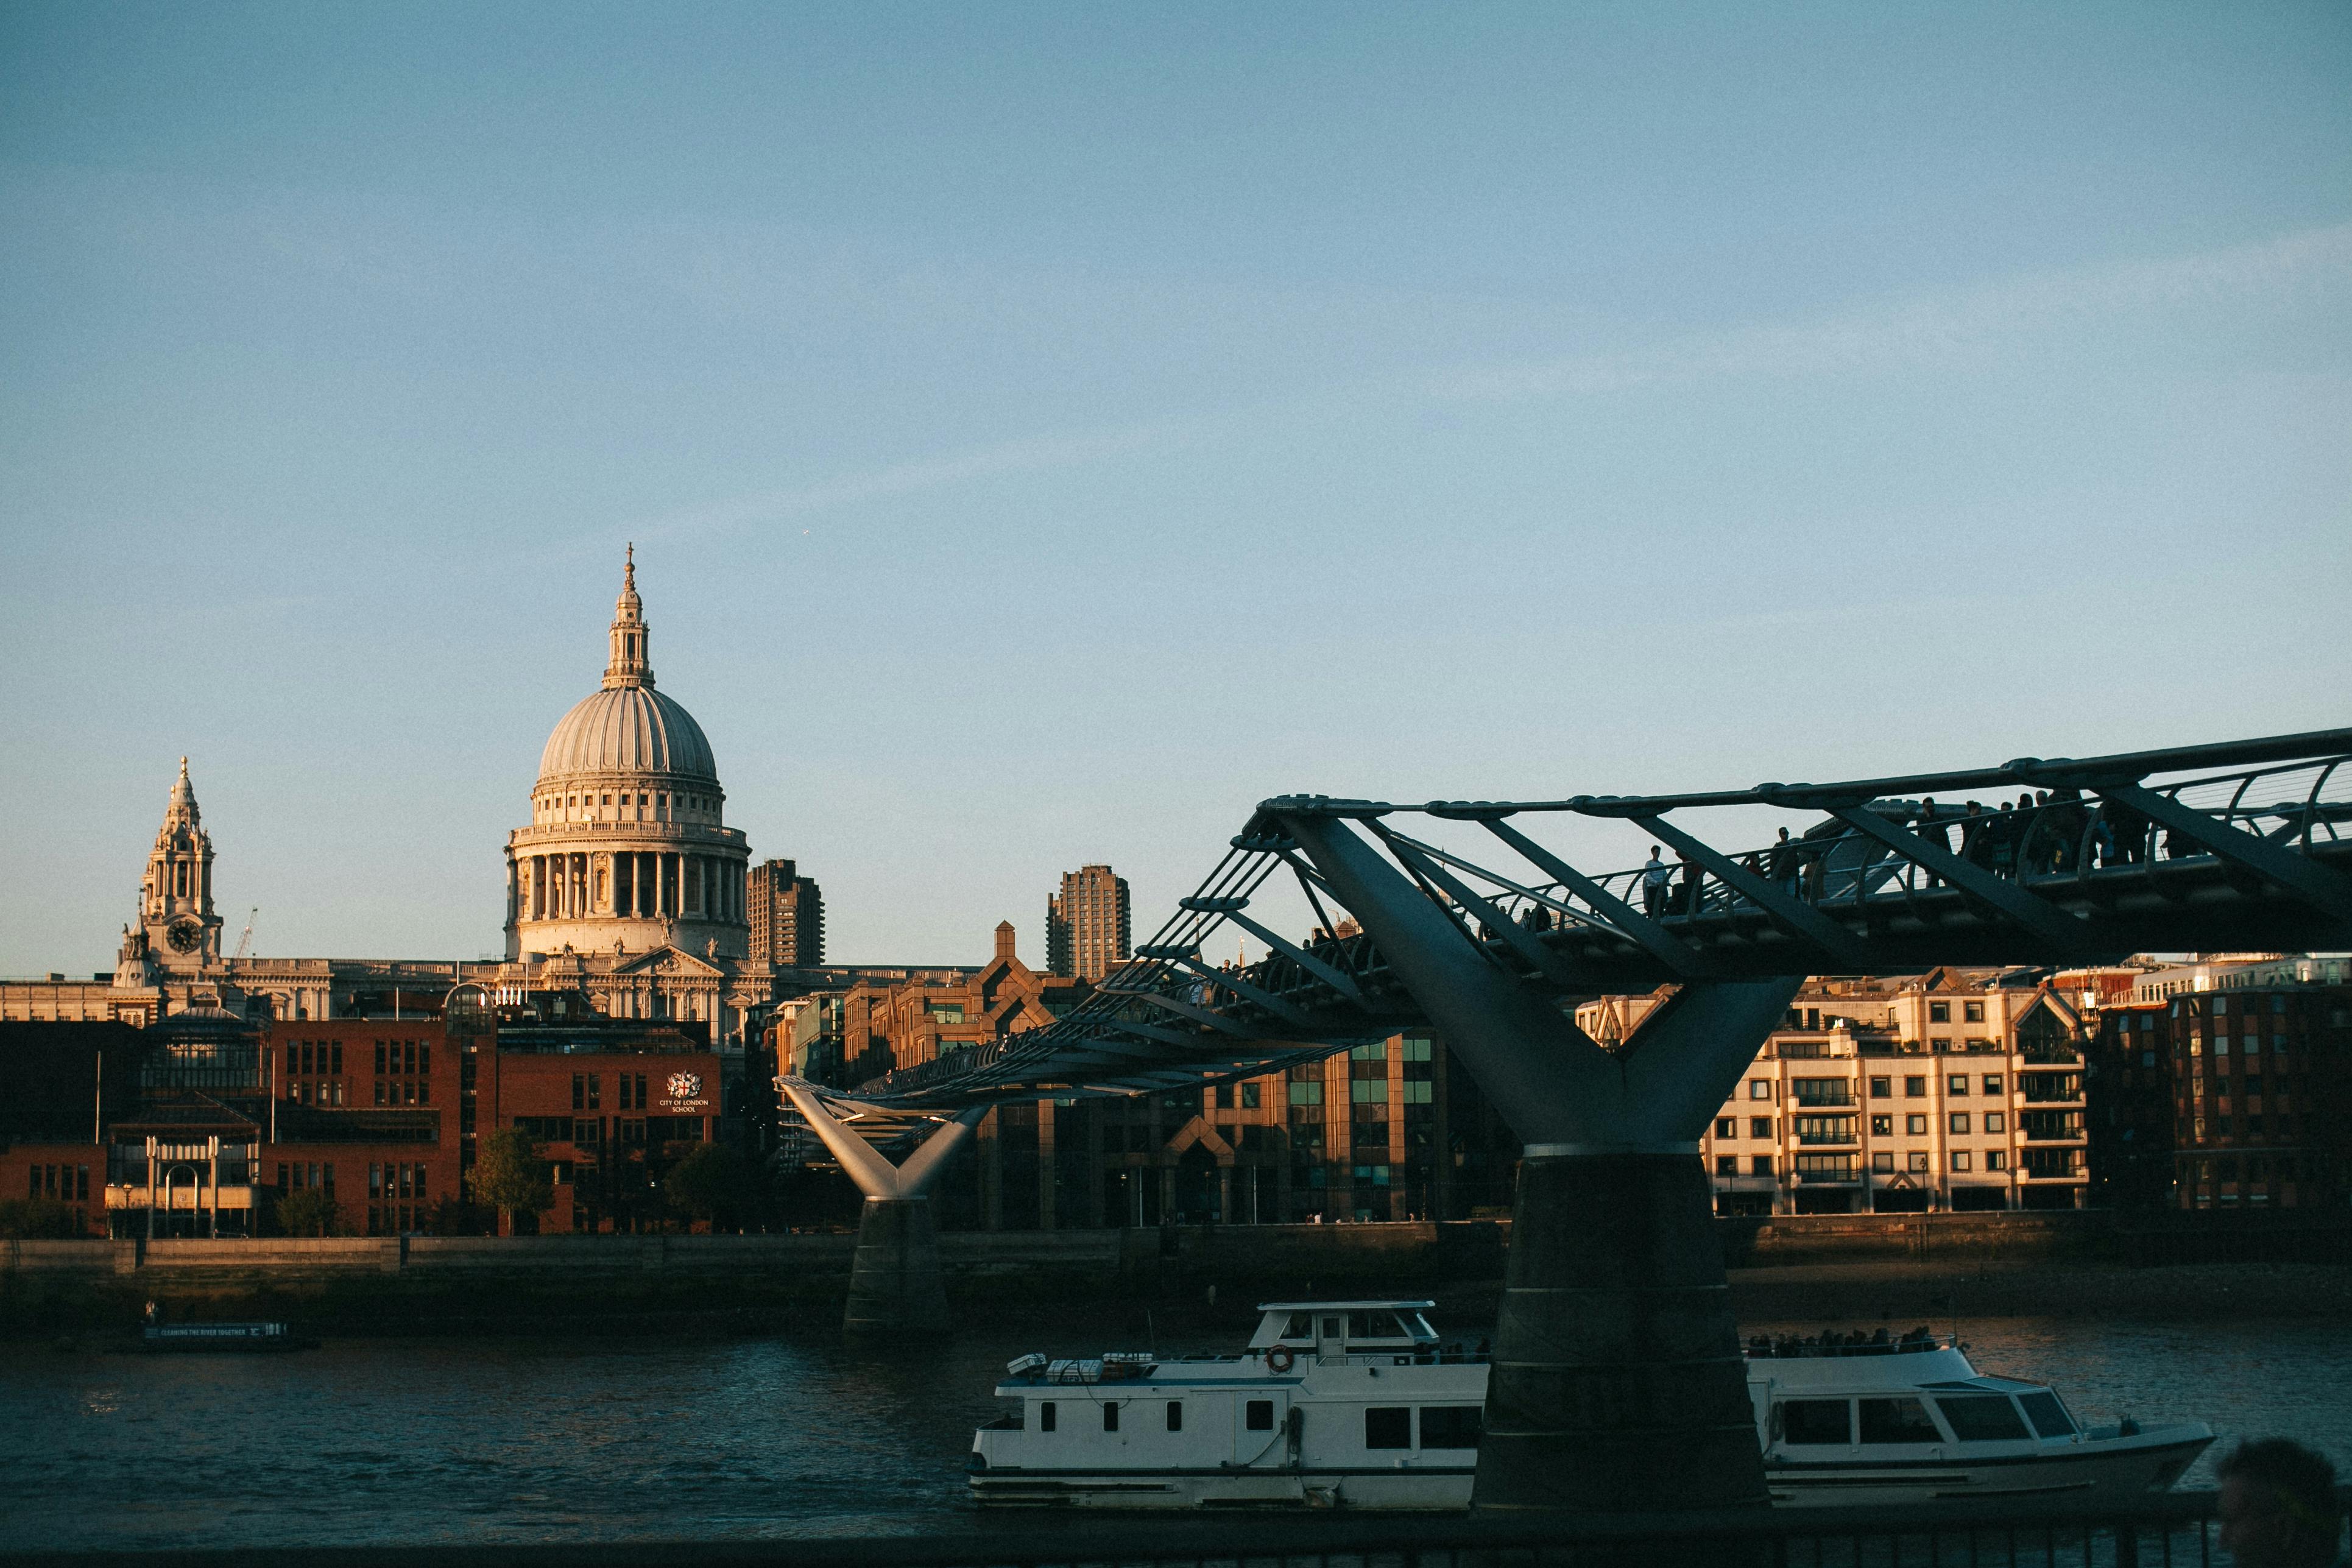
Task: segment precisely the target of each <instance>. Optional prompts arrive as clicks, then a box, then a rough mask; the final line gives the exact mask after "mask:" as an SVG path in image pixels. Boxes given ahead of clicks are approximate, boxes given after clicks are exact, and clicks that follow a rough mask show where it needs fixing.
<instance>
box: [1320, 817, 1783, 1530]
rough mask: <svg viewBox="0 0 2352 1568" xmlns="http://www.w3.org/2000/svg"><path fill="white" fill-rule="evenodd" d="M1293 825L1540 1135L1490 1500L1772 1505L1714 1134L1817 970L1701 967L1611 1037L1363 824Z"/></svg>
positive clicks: (1525, 1210) (1483, 1071)
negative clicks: (1712, 970)
mask: <svg viewBox="0 0 2352 1568" xmlns="http://www.w3.org/2000/svg"><path fill="white" fill-rule="evenodd" d="M1281 821H1282V825H1283V826H1284V828H1285V829H1286V831H1287V832H1288V833H1289V834H1290V835H1291V836H1292V837H1295V838H1296V839H1297V841H1298V843H1299V845H1300V847H1302V848H1304V849H1305V850H1306V852H1307V856H1308V858H1310V859H1311V860H1313V862H1314V863H1315V867H1316V869H1317V870H1318V872H1320V873H1321V875H1322V876H1323V878H1324V879H1326V880H1327V881H1328V883H1329V884H1330V886H1331V889H1332V890H1333V891H1334V892H1335V893H1336V894H1337V895H1338V896H1339V900H1341V901H1342V902H1343V903H1345V904H1346V905H1347V906H1348V908H1349V910H1350V911H1351V912H1352V913H1353V914H1354V915H1355V916H1356V918H1357V919H1358V920H1359V921H1360V922H1361V923H1362V925H1363V927H1364V930H1365V931H1366V932H1367V934H1369V935H1370V937H1371V939H1372V942H1373V943H1374V945H1375V946H1377V947H1378V948H1379V950H1380V952H1381V955H1382V957H1383V958H1384V959H1386V961H1387V962H1388V963H1389V964H1390V966H1391V970H1392V971H1393V973H1395V974H1396V975H1397V977H1398V978H1399V979H1400V980H1401V981H1402V982H1403V984H1404V985H1405V987H1406V988H1407V989H1408V990H1409V991H1411V992H1412V995H1413V998H1414V1000H1415V1001H1417V1002H1419V1003H1420V1005H1421V1006H1422V1008H1423V1011H1424V1012H1425V1013H1426V1014H1427V1015H1428V1016H1429V1019H1430V1021H1431V1022H1432V1023H1433V1024H1434V1025H1436V1026H1437V1027H1438V1028H1439V1030H1440V1031H1442V1032H1443V1034H1444V1037H1445V1041H1446V1046H1447V1048H1448V1049H1449V1050H1450V1051H1452V1052H1453V1053H1454V1055H1455V1056H1457V1057H1458V1058H1461V1060H1462V1061H1463V1063H1464V1065H1465V1066H1466V1067H1467V1068H1469V1069H1470V1071H1471V1073H1472V1075H1473V1076H1474V1077H1475V1078H1476V1079H1477V1080H1478V1082H1479V1086H1480V1087H1481V1088H1482V1089H1485V1090H1486V1094H1487V1097H1488V1098H1489V1099H1490V1100H1493V1101H1494V1102H1495V1104H1496V1106H1497V1107H1498V1108H1500V1109H1501V1110H1502V1111H1503V1113H1504V1114H1505V1115H1506V1116H1507V1118H1508V1119H1509V1120H1510V1121H1511V1124H1512V1127H1513V1130H1514V1131H1517V1133H1518V1134H1519V1136H1520V1138H1521V1139H1522V1140H1523V1141H1524V1144H1525V1151H1524V1156H1523V1159H1522V1162H1521V1164H1520V1167H1519V1185H1518V1193H1517V1202H1516V1204H1515V1205H1514V1208H1513V1215H1514V1223H1513V1225H1512V1227H1511V1247H1510V1255H1509V1258H1508V1261H1507V1264H1506V1278H1505V1287H1504V1296H1503V1306H1502V1311H1501V1317H1500V1320H1499V1321H1498V1322H1497V1324H1496V1336H1495V1354H1494V1367H1493V1372H1492V1373H1491V1375H1490V1377H1489V1379H1488V1382H1487V1388H1486V1435H1485V1437H1484V1438H1483V1440H1482V1441H1481V1443H1480V1446H1479V1451H1478V1474H1477V1479H1476V1481H1475V1486H1474V1488H1473V1491H1472V1502H1473V1506H1475V1507H1476V1508H1479V1509H1482V1510H1538V1509H1554V1510H1575V1511H1590V1512H1623V1511H1640V1510H1689V1509H1706V1508H1737V1507H1762V1506H1765V1505H1766V1504H1767V1503H1768V1502H1769V1494H1768V1493H1767V1491H1766V1489H1765V1484H1764V1467H1763V1458H1762V1455H1761V1452H1760V1450H1759V1447H1758V1444H1757V1441H1756V1429H1755V1420H1754V1415H1753V1412H1752V1409H1751V1407H1750V1405H1749V1403H1748V1381H1747V1365H1746V1360H1745V1357H1744V1356H1743V1354H1742V1353H1741V1351H1740V1346H1739V1336H1738V1325H1737V1323H1736V1322H1735V1321H1733V1318H1732V1315H1731V1305H1730V1298H1729V1291H1728V1289H1727V1286H1726V1284H1725V1281H1724V1273H1723V1254H1722V1248H1721V1244H1720V1242H1719V1241H1718V1240H1717V1235H1716V1228H1715V1216H1714V1204H1713V1199H1712V1195H1711V1193H1710V1189H1709V1186H1708V1184H1707V1179H1706V1172H1705V1170H1704V1169H1702V1167H1701V1166H1700V1164H1699V1159H1698V1145H1697V1139H1698V1136H1699V1134H1700V1133H1701V1132H1702V1131H1705V1129H1706V1124H1707V1122H1708V1121H1709V1120H1710V1119H1711V1118H1712V1117H1713V1116H1714V1115H1715V1114H1716V1112H1717V1110H1718V1109H1719V1108H1720V1107H1721V1105H1722V1103H1723V1100H1724V1099H1725V1097H1726V1096H1727V1094H1728V1093H1729V1091H1730V1089H1731V1088H1732V1086H1733V1085H1734V1084H1736V1083H1737V1082H1738V1079H1739V1078H1740V1077H1741V1075H1742V1074H1743V1073H1744V1071H1745V1070H1746V1068H1747V1066H1748V1063H1749V1062H1750V1061H1752V1060H1753V1059H1754V1058H1755V1055H1756V1051H1757V1049H1758V1047H1760V1046H1761V1045H1762V1044H1763V1041H1764V1037H1765V1036H1766V1035H1767V1034H1769V1032H1770V1030H1771V1028H1772V1026H1773V1025H1774V1024H1775V1023H1776V1022H1777V1021H1778V1019H1779V1018H1780V1015H1781V1013H1782V1012H1783V1011H1784V1010H1785V1009H1786V1008H1787V1006H1788V1005H1789V1002H1790V999H1791V998H1792V997H1794V996H1795V994H1796V992H1797V988H1798V986H1799V984H1801V980H1802V976H1784V977H1781V978H1779V979H1774V980H1767V981H1760V982H1748V981H1740V982H1728V981H1726V982H1697V983H1693V984H1685V985H1684V986H1683V987H1682V988H1681V990H1680V991H1678V992H1677V993H1676V994H1675V996H1674V997H1673V998H1672V999H1671V1000H1670V1001H1669V1002H1667V1003H1666V1004H1665V1005H1664V1006H1662V1007H1661V1008H1659V1009H1657V1010H1656V1011H1654V1013H1653V1014H1652V1015H1651V1016H1649V1017H1648V1018H1646V1019H1644V1020H1643V1024H1642V1026H1641V1027H1640V1028H1639V1029H1638V1030H1636V1031H1635V1033H1634V1035H1633V1037H1632V1039H1631V1040H1630V1041H1628V1042H1627V1044H1626V1045H1625V1046H1624V1047H1622V1049H1620V1050H1619V1051H1616V1052H1613V1053H1612V1052H1610V1051H1604V1050H1603V1049H1601V1047H1599V1046H1598V1045H1596V1044H1594V1043H1593V1041H1592V1040H1591V1038H1589V1037H1587V1036H1586V1035H1585V1034H1584V1032H1583V1031H1582V1030H1580V1029H1579V1028H1578V1027H1577V1026H1575V1024H1574V1023H1572V1022H1571V1021H1570V1019H1569V1018H1568V1017H1567V1016H1564V1015H1563V1014H1562V1013H1561V1011H1560V1006H1559V1003H1558V1001H1557V1000H1556V999H1555V998H1554V997H1553V995H1552V994H1550V992H1549V990H1548V989H1547V988H1546V985H1545V984H1543V983H1538V984H1529V983H1528V982H1526V981H1523V980H1522V979H1521V978H1520V977H1519V975H1518V973H1517V971H1516V970H1514V969H1512V968H1510V967H1507V965H1506V964H1505V963H1503V962H1502V961H1501V960H1500V959H1499V958H1498V957H1497V956H1496V954H1495V953H1494V952H1492V951H1491V950H1490V949H1489V948H1488V947H1487V946H1486V945H1484V944H1482V943H1480V942H1476V941H1474V940H1473V938H1472V937H1471V935H1470V934H1469V933H1468V932H1467V931H1465V930H1464V929H1463V928H1462V927H1461V926H1459V925H1457V924H1455V922H1454V918H1453V917H1452V916H1451V915H1450V914H1449V913H1448V912H1447V911H1446V910H1444V909H1442V908H1441V907H1440V906H1439V905H1438V904H1437V903H1436V902H1434V901H1433V900H1432V899H1431V898H1430V897H1429V896H1428V895H1427V894H1425V893H1424V892H1423V890H1422V889H1420V888H1419V887H1417V886H1416V885H1414V884H1413V883H1412V881H1411V880H1409V879H1407V878H1405V877H1404V876H1403V875H1402V874H1401V873H1399V872H1398V871H1397V870H1396V869H1395V868H1393V867H1392V866H1391V865H1390V864H1389V863H1388V862H1387V861H1386V860H1385V859H1384V858H1381V856H1380V855H1378V854H1376V853H1375V852H1374V851H1373V850H1372V848H1371V847H1370V846H1369V845H1367V844H1366V843H1365V842H1364V841H1363V839H1362V838H1361V837H1360V836H1359V835H1358V834H1357V833H1356V831H1355V830H1354V829H1353V828H1351V827H1349V826H1348V824H1347V823H1346V822H1344V821H1342V820H1339V819H1338V818H1336V817H1331V816H1318V815H1314V814H1311V813H1306V812H1300V813H1295V814H1294V813H1283V814H1281ZM1553 988H1556V984H1555V985H1554V987H1553Z"/></svg>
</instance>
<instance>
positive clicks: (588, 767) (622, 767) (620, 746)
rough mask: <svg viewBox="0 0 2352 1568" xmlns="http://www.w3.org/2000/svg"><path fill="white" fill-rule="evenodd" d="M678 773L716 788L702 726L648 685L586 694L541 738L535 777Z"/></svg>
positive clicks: (716, 773) (716, 770)
mask: <svg viewBox="0 0 2352 1568" xmlns="http://www.w3.org/2000/svg"><path fill="white" fill-rule="evenodd" d="M566 773H683V774H687V775H688V776H689V777H693V778H698V779H708V780H709V781H710V782H712V783H714V784H716V783H717V782H718V780H719V766H718V764H717V763H715V762H713V761H712V760H711V756H710V742H709V740H708V739H706V738H705V737H704V735H703V733H702V726H701V725H699V724H698V723H696V722H695V721H694V715H693V714H691V713H688V711H687V710H686V709H685V708H684V707H683V706H682V705H681V704H679V703H677V702H676V701H674V700H671V699H670V698H669V697H667V696H665V695H664V694H663V693H661V692H659V691H656V690H655V689H653V688H652V687H651V686H650V685H646V686H619V687H610V688H607V689H604V690H602V691H592V692H590V693H589V694H588V695H587V696H586V697H584V698H583V699H581V700H580V701H579V702H578V703H577V704H576V705H574V706H573V708H572V711H571V712H569V713H566V714H565V715H564V716H563V719H562V722H560V723H558V724H557V725H556V726H555V732H554V733H553V734H551V735H550V736H548V738H547V749H546V750H545V751H544V752H541V753H540V758H539V776H540V777H541V779H542V780H547V779H553V778H557V777H560V776H562V775H563V774H566Z"/></svg>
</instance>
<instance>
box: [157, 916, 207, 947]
mask: <svg viewBox="0 0 2352 1568" xmlns="http://www.w3.org/2000/svg"><path fill="white" fill-rule="evenodd" d="M163 940H164V941H166V942H170V943H171V944H172V951H173V952H195V951H196V948H197V946H198V945H199V944H201V943H202V942H204V940H205V928H204V927H202V926H200V925H198V924H197V923H196V922H195V921H190V920H178V921H173V922H172V923H171V926H170V927H169V928H168V929H167V930H165V931H164V932H163Z"/></svg>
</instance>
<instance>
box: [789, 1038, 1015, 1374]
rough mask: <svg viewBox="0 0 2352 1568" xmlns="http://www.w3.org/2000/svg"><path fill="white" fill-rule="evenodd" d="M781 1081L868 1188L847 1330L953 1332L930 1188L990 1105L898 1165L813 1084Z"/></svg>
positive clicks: (942, 1130)
mask: <svg viewBox="0 0 2352 1568" xmlns="http://www.w3.org/2000/svg"><path fill="white" fill-rule="evenodd" d="M777 1087H779V1088H780V1089H782V1090H783V1091H784V1094H785V1096H786V1097H787V1098H788V1099H790V1100H792V1102H793V1108H794V1109H795V1110H798V1111H799V1112H800V1113H801V1115H802V1117H803V1119H804V1120H805V1121H807V1122H808V1124H809V1126H810V1127H811V1128H812V1129H814V1131H815V1132H816V1135H817V1136H818V1137H819V1138H820V1139H822V1140H824V1146H825V1148H826V1149H827V1150H829V1151H830V1152H832V1154H833V1157H834V1158H835V1159H836V1160H838V1161H840V1162H841V1168H842V1169H843V1170H844V1171H845V1172H847V1173H849V1179H850V1180H851V1181H853V1182H856V1184H857V1189H858V1191H860V1192H862V1193H864V1194H866V1203H865V1205H864V1206H863V1208H862V1209H861V1210H860V1211H859V1214H858V1216H857V1250H856V1253H855V1254H854V1255H853V1256H852V1258H851V1260H850V1265H849V1304H848V1306H847V1307H846V1308H845V1309H844V1310H843V1312H842V1318H841V1329H842V1332H843V1333H844V1334H845V1335H847V1336H849V1337H850V1338H852V1339H878V1338H883V1337H887V1336H892V1335H898V1334H903V1333H941V1332H944V1331H946V1330H947V1327H948V1299H947V1287H946V1283H945V1279H944V1276H943V1275H942V1274H941V1272H940V1238H939V1228H938V1226H937V1225H936V1224H935V1223H934V1222H933V1220H932V1218H931V1200H930V1197H929V1194H928V1193H927V1192H926V1191H925V1190H924V1189H926V1188H927V1187H929V1185H930V1184H931V1183H932V1182H933V1181H934V1180H935V1179H936V1178H937V1177H938V1175H939V1173H940V1172H941V1171H942V1170H945V1169H946V1168H947V1163H948V1160H949V1158H950V1156H951V1155H952V1154H953V1153H954V1152H955V1151H956V1149H957V1148H958V1147H959V1146H960V1145H961V1143H962V1142H963V1141H964V1140H965V1138H967V1137H968V1136H969V1135H970V1134H971V1130H972V1128H973V1127H974V1126H975V1125H976V1124H977V1123H978V1122H979V1121H980V1119H981V1118H982V1116H984V1115H986V1114H987V1112H988V1108H987V1107H986V1106H975V1107H973V1108H971V1110H966V1111H964V1112H962V1113H961V1115H959V1116H957V1117H955V1118H954V1119H953V1120H951V1121H940V1123H939V1124H938V1125H937V1126H935V1127H934V1128H933V1129H932V1131H930V1132H929V1134H927V1135H926V1136H925V1137H924V1139H923V1141H922V1142H921V1143H920V1144H919V1145H918V1146H917V1148H916V1150H915V1152H913V1153H912V1154H910V1155H908V1157H907V1159H906V1161H905V1162H904V1163H900V1164H898V1165H893V1164H891V1163H890V1162H889V1161H887V1160H886V1159H884V1158H883V1157H882V1156H881V1155H880V1154H878V1153H877V1152H875V1150H874V1146H873V1145H872V1144H870V1143H868V1142H866V1140H865V1139H864V1138H863V1137H861V1136H859V1135H858V1133H857V1132H856V1131H855V1130H854V1129H853V1128H851V1127H850V1126H848V1125H847V1124H846V1123H845V1122H844V1121H841V1120H840V1119H839V1118H837V1117H835V1115H834V1114H833V1113H832V1111H830V1110H827V1109H826V1107H825V1105H824V1101H823V1100H819V1099H818V1098H817V1096H816V1095H815V1094H814V1093H813V1092H811V1091H810V1090H809V1089H808V1088H807V1087H806V1086H804V1085H802V1084H799V1083H795V1082H793V1081H792V1080H790V1079H778V1080H777Z"/></svg>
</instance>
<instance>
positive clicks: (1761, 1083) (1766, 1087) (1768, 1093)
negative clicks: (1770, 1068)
mask: <svg viewBox="0 0 2352 1568" xmlns="http://www.w3.org/2000/svg"><path fill="white" fill-rule="evenodd" d="M1771 1098H1772V1080H1771V1079H1768V1078H1751V1079H1748V1099H1750V1100H1769V1099H1771Z"/></svg>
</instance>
